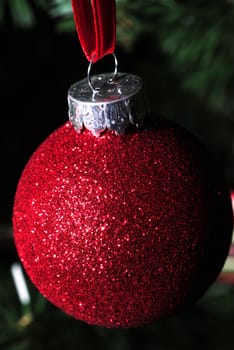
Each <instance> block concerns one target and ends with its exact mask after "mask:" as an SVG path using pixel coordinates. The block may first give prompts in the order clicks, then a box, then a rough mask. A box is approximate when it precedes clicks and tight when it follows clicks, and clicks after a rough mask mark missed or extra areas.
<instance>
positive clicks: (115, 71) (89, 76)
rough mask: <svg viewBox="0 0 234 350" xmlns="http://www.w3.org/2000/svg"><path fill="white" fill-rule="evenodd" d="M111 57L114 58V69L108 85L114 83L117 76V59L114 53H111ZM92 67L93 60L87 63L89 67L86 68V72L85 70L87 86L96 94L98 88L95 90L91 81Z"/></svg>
mask: <svg viewBox="0 0 234 350" xmlns="http://www.w3.org/2000/svg"><path fill="white" fill-rule="evenodd" d="M112 56H113V58H114V64H115V69H114V72H113V74H112V77H111V78H110V79H109V81H108V83H109V84H112V83H114V82H115V81H116V78H117V75H118V60H117V57H116V55H115V54H114V53H112ZM92 66H93V59H92V60H91V61H90V62H89V66H88V70H87V79H88V84H89V87H90V89H91V90H92V92H93V94H96V93H97V92H99V90H100V88H95V87H94V86H93V83H92V79H91V70H92Z"/></svg>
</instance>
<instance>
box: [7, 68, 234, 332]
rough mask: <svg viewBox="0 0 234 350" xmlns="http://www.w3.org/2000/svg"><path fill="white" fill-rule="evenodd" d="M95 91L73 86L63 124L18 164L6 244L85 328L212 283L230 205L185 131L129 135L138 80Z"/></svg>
mask: <svg viewBox="0 0 234 350" xmlns="http://www.w3.org/2000/svg"><path fill="white" fill-rule="evenodd" d="M92 84H94V85H95V86H96V87H97V85H98V84H99V86H98V87H99V88H100V90H99V92H98V93H96V92H95V93H94V92H93V91H92V90H91V89H88V88H87V81H81V82H79V83H78V84H75V85H74V86H72V87H71V89H70V91H69V115H70V120H71V122H72V123H71V122H69V123H67V124H65V125H63V126H62V127H60V128H59V129H57V130H56V131H55V132H53V133H52V134H51V135H50V136H49V137H48V138H47V139H46V140H45V141H44V142H43V143H42V144H41V145H40V146H39V148H38V149H37V150H36V152H35V153H34V154H33V156H32V157H31V159H30V160H29V162H28V164H27V165H26V167H25V169H24V171H23V174H22V176H21V178H20V181H19V184H18V188H17V192H16V196H15V203H14V215H13V223H14V237H15V242H16V246H17V249H18V253H19V256H20V258H21V261H22V263H23V265H24V267H25V269H26V271H27V273H28V275H29V276H30V278H31V280H32V281H33V283H34V284H35V285H36V287H37V288H38V289H39V291H40V292H41V293H42V294H43V295H44V296H45V297H46V298H48V300H50V301H51V302H52V303H53V304H54V305H56V306H57V307H59V308H61V309H62V310H64V311H65V312H66V313H67V314H69V315H71V316H73V317H75V318H77V319H79V320H83V321H86V322H88V323H91V324H96V325H101V326H106V327H135V326H140V325H144V324H147V323H150V322H153V321H156V320H159V319H160V318H163V317H167V316H169V315H171V314H172V313H173V312H175V311H176V310H178V309H179V308H182V307H183V306H184V305H186V304H187V303H190V302H192V301H194V300H195V299H196V298H198V297H200V296H201V294H202V293H203V292H204V291H205V290H206V289H207V288H208V286H209V285H210V284H211V283H212V282H213V281H214V279H215V278H216V277H217V275H218V273H219V272H220V270H221V268H222V266H223V263H224V261H225V258H226V256H227V253H228V250H229V246H230V241H231V233H232V209H231V201H230V196H229V192H228V191H227V189H226V187H225V185H224V183H223V181H222V179H221V178H220V177H219V176H218V175H217V169H216V168H215V165H214V164H213V163H212V161H210V160H209V157H208V156H207V154H206V152H205V151H204V149H203V148H202V146H201V145H200V144H199V143H198V142H197V141H196V140H195V139H194V138H193V137H192V136H191V135H190V134H189V133H188V132H186V131H184V130H183V129H181V128H179V127H177V126H174V125H166V124H163V123H162V122H161V123H158V125H157V126H156V127H155V128H145V129H144V128H140V129H139V130H137V128H136V127H135V126H134V125H133V124H141V120H142V116H143V115H144V107H143V106H144V102H143V98H142V85H141V80H140V79H139V78H138V77H135V76H131V75H120V76H119V77H118V79H117V80H116V81H115V83H113V82H110V79H109V77H108V76H106V75H104V76H103V75H101V76H97V77H95V78H94V79H93V81H92ZM72 124H74V126H75V128H76V129H77V130H79V131H80V132H79V133H77V132H76V131H75V129H74V127H73V126H72ZM131 125H133V127H132V128H131V127H130V128H129V126H131ZM84 126H86V128H85V127H84ZM87 128H89V130H88V129H87ZM124 130H125V131H126V130H127V132H125V133H123V131H124ZM118 133H119V134H121V135H118ZM122 133H123V134H122ZM95 135H100V136H99V137H96V136H95Z"/></svg>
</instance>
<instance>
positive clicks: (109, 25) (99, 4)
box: [72, 0, 116, 62]
mask: <svg viewBox="0 0 234 350" xmlns="http://www.w3.org/2000/svg"><path fill="white" fill-rule="evenodd" d="M72 7H73V13H74V20H75V25H76V30H77V33H78V37H79V40H80V43H81V47H82V49H83V51H84V54H85V56H86V58H87V59H88V61H91V60H92V62H96V61H98V60H100V59H101V58H102V57H104V56H105V55H107V54H111V53H113V52H114V49H115V40H116V11H115V0H72Z"/></svg>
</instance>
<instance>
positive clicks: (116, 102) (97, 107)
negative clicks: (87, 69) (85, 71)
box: [68, 73, 147, 136]
mask: <svg viewBox="0 0 234 350" xmlns="http://www.w3.org/2000/svg"><path fill="white" fill-rule="evenodd" d="M112 78H113V74H112V73H107V74H100V75H96V76H93V77H92V85H93V86H95V90H94V89H93V90H92V89H91V88H90V85H89V84H88V79H87V78H85V79H83V80H80V81H78V82H77V83H75V84H73V85H72V86H71V87H70V89H69V91H68V106H69V119H70V121H71V123H72V124H73V126H74V128H75V129H76V130H77V131H78V132H79V131H80V130H82V128H83V127H86V128H87V129H88V130H90V131H91V132H92V134H93V135H95V136H99V135H100V134H101V133H102V132H103V131H104V130H105V129H110V130H114V131H115V132H116V133H117V134H122V133H124V131H125V130H126V128H127V127H128V126H129V125H131V124H133V125H136V126H137V127H139V126H141V125H142V122H143V119H144V117H145V116H146V114H147V108H146V103H145V100H144V94H143V82H142V79H141V78H140V77H138V76H136V75H132V74H125V73H118V75H117V77H116V78H115V79H114V80H112Z"/></svg>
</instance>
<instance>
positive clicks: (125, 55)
mask: <svg viewBox="0 0 234 350" xmlns="http://www.w3.org/2000/svg"><path fill="white" fill-rule="evenodd" d="M116 4H117V41H118V42H117V48H116V54H117V56H118V59H119V68H120V71H123V72H125V71H127V72H130V73H135V74H139V75H141V76H142V77H143V78H144V81H145V87H146V91H147V95H148V100H149V103H150V107H151V110H152V113H154V114H159V115H163V116H165V117H166V118H168V119H170V120H173V121H176V122H177V123H178V124H180V125H182V126H184V127H185V128H186V129H188V130H190V131H191V132H192V133H193V134H195V135H196V136H197V137H198V138H199V139H200V140H201V141H202V142H203V143H204V144H205V145H206V147H207V148H208V149H209V150H210V152H211V153H212V154H213V156H214V157H215V159H216V160H217V162H218V164H219V166H220V168H221V169H222V170H223V172H224V176H225V178H226V180H227V183H228V185H229V187H230V190H231V189H232V188H233V186H234V1H233V0H223V1H218V0H213V1H211V0H208V1H200V0H187V1H182V0H180V1H179V0H135V1H131V0H117V1H116ZM87 64H88V63H87V61H86V59H85V57H84V55H83V52H82V51H81V49H80V45H79V42H78V39H77V35H76V32H75V28H74V22H73V17H72V11H71V4H70V1H69V0H50V1H49V0H0V78H1V85H0V106H1V109H0V113H1V132H2V134H1V137H0V157H1V164H2V167H1V172H0V176H1V181H0V349H4V350H31V349H33V350H39V349H45V350H48V349H51V350H53V349H64V348H65V347H66V348H67V349H69V350H73V349H81V350H86V349H87V350H88V349H102V350H105V349H111V350H120V349H121V350H133V349H145V350H153V349H157V350H161V349H162V350H169V349H181V350H182V349H187V348H190V349H197V348H199V349H230V348H231V347H233V343H234V332H233V327H234V277H233V275H232V272H231V271H232V270H233V267H232V259H233V258H232V257H231V256H230V257H229V260H228V262H227V265H226V267H225V269H224V271H223V273H222V274H221V276H220V278H219V279H218V281H217V282H216V283H215V284H214V285H213V286H212V287H211V288H210V289H209V291H208V292H207V293H206V295H205V296H204V297H203V298H202V299H201V300H200V301H199V302H198V303H196V304H195V305H193V306H192V307H191V308H190V309H189V310H187V311H186V313H183V314H182V315H177V316H175V317H172V318H171V319H169V320H164V321H162V322H160V323H158V324H155V325H152V326H148V327H142V328H138V329H132V330H108V329H103V328H101V327H94V326H88V325H86V324H84V323H82V322H79V321H76V320H73V319H71V318H70V317H68V316H66V315H64V314H63V313H62V312H60V311H59V310H57V309H55V308H54V307H53V306H52V305H51V304H49V303H48V302H47V301H45V300H44V299H43V298H42V297H41V296H40V295H39V294H38V292H37V291H36V290H35V289H34V287H33V286H32V285H31V283H30V281H29V280H28V279H26V283H27V285H28V288H29V293H30V297H31V302H30V303H29V304H27V305H24V306H22V304H21V303H20V301H19V299H18V297H17V293H16V289H15V286H14V283H13V279H12V275H11V272H10V268H11V266H12V263H13V262H17V254H16V252H15V248H14V244H13V240H12V227H11V215H12V205H13V199H14V193H15V190H16V186H17V182H18V179H19V177H20V174H21V172H22V170H23V168H24V166H25V164H26V162H27V160H28V159H29V157H30V155H31V154H32V152H33V151H34V150H35V149H36V147H37V146H38V145H39V144H40V143H41V142H42V141H43V140H44V139H45V138H46V137H47V136H48V135H49V134H50V133H51V132H52V131H53V130H54V129H56V128H57V127H58V126H60V125H61V124H63V123H65V122H66V121H67V90H68V88H69V86H70V85H71V84H72V83H74V82H75V81H77V80H79V79H82V78H83V77H85V75H86V71H87ZM112 65H113V62H112V60H111V59H109V58H108V57H107V58H105V59H104V60H103V61H102V62H100V63H98V64H97V65H95V69H96V72H105V71H109V70H112ZM232 253H233V252H232V251H230V255H231V254H232Z"/></svg>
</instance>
